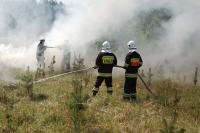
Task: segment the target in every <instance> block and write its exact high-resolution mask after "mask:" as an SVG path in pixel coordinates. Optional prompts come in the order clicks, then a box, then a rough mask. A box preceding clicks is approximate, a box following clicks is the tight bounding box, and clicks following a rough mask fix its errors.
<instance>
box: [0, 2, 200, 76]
mask: <svg viewBox="0 0 200 133" xmlns="http://www.w3.org/2000/svg"><path fill="white" fill-rule="evenodd" d="M22 1H23V0H22ZM40 2H41V1H38V2H35V1H34V0H24V2H20V4H19V2H18V1H14V2H12V4H11V5H8V4H6V2H1V4H0V7H1V8H0V17H1V19H2V21H0V35H1V37H0V47H1V49H0V55H1V57H0V62H1V63H3V64H6V65H7V66H12V64H14V65H13V66H17V67H20V68H26V67H27V66H30V68H31V69H33V70H34V69H35V68H36V66H37V63H36V58H35V54H36V47H37V43H38V40H39V38H40V37H41V36H42V37H45V39H46V45H49V46H59V45H61V44H62V43H63V42H65V41H66V40H68V41H69V43H70V44H71V46H72V49H73V53H75V54H76V55H77V56H78V54H81V56H83V57H84V59H85V61H86V62H88V63H87V64H88V66H92V65H94V61H95V56H97V54H98V52H99V51H100V49H99V48H100V46H97V47H96V45H95V43H96V42H97V41H100V42H103V41H105V40H109V41H111V45H112V48H113V52H115V53H116V56H117V57H118V60H119V65H123V61H124V58H125V56H126V54H127V52H128V49H127V47H126V44H127V42H128V41H130V40H132V39H133V40H135V42H136V43H137V51H138V52H139V53H140V54H141V56H142V58H143V61H144V66H143V67H142V69H144V70H145V71H146V72H147V71H148V68H152V70H153V71H154V72H155V71H157V70H161V69H162V71H164V72H165V73H166V75H167V76H168V75H171V74H173V73H175V72H177V73H181V74H182V75H185V74H189V75H191V74H193V73H194V71H195V67H198V66H199V65H200V63H199V61H198V53H199V49H200V46H199V45H198V42H199V37H200V27H199V23H200V16H199V15H198V13H199V10H200V2H199V1H197V0H191V1H187V0H183V1H168V0H163V1H159V0H153V1H152V0H148V1H147V0H117V1H116V0H101V1H100V0H84V2H83V1H80V0H76V1H70V0H63V1H62V2H63V5H64V6H62V8H63V12H62V13H55V14H54V15H53V17H52V15H49V12H50V11H52V10H50V8H48V7H46V6H45V5H44V4H39V5H40V6H38V3H40ZM2 3H3V4H2ZM21 3H23V4H21ZM58 3H59V2H58ZM59 4H60V3H59ZM8 7H12V8H8ZM36 8H37V10H35V9H36ZM47 8H48V10H45V9H47ZM56 9H57V8H56ZM56 9H54V12H55V10H56ZM33 10H34V12H33ZM56 11H57V10H56ZM59 11H60V9H59ZM21 12H23V14H21ZM30 14H31V15H30ZM112 42H113V43H112ZM98 45H101V43H100V44H98ZM91 49H92V50H91ZM53 55H56V59H57V60H58V61H57V67H59V62H60V60H61V58H62V54H61V52H60V51H59V50H58V49H48V50H47V51H46V53H45V56H46V63H47V64H48V62H49V61H50V60H51V58H52V56H53Z"/></svg>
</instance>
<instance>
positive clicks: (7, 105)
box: [0, 91, 18, 133]
mask: <svg viewBox="0 0 200 133" xmlns="http://www.w3.org/2000/svg"><path fill="white" fill-rule="evenodd" d="M9 95H10V93H9V92H8V91H7V92H5V91H4V92H3V93H2V94H0V103H1V104H3V106H4V110H3V114H4V117H5V119H6V126H5V127H4V128H3V129H0V132H5V133H11V132H15V130H16V127H15V121H14V119H13V116H14V114H13V112H12V111H13V110H14V105H15V104H16V103H17V102H18V100H16V99H14V97H12V96H11V97H10V96H9Z"/></svg>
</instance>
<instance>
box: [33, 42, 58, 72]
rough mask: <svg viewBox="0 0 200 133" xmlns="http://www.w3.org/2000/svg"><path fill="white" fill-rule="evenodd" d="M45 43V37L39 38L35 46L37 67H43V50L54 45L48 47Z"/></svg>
mask: <svg viewBox="0 0 200 133" xmlns="http://www.w3.org/2000/svg"><path fill="white" fill-rule="evenodd" d="M44 43H45V39H40V43H39V44H38V47H37V54H36V58H37V62H38V64H37V68H41V69H44V67H45V64H44V59H45V57H44V52H45V50H46V49H47V48H55V47H48V46H45V45H44Z"/></svg>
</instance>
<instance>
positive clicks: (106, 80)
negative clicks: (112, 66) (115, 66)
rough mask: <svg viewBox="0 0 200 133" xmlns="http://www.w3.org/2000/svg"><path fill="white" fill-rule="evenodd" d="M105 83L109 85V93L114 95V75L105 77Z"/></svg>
mask: <svg viewBox="0 0 200 133" xmlns="http://www.w3.org/2000/svg"><path fill="white" fill-rule="evenodd" d="M105 83H106V87H107V93H108V94H110V95H112V93H113V89H112V77H106V78H105Z"/></svg>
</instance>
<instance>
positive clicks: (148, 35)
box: [133, 7, 173, 41]
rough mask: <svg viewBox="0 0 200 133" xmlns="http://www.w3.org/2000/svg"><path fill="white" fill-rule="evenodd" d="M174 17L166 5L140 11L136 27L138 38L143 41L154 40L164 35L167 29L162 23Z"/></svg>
mask: <svg viewBox="0 0 200 133" xmlns="http://www.w3.org/2000/svg"><path fill="white" fill-rule="evenodd" d="M172 17H173V15H172V12H171V11H170V10H169V9H167V8H165V7H163V8H157V9H150V10H145V11H141V12H139V14H138V16H137V20H138V22H137V27H136V29H135V30H137V32H136V34H137V38H139V40H141V41H153V40H156V39H159V38H160V37H161V36H162V37H163V36H164V35H165V29H164V28H163V27H162V24H163V23H166V22H168V21H169V20H170V19H171V18H172ZM133 21H135V19H134V20H133Z"/></svg>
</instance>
